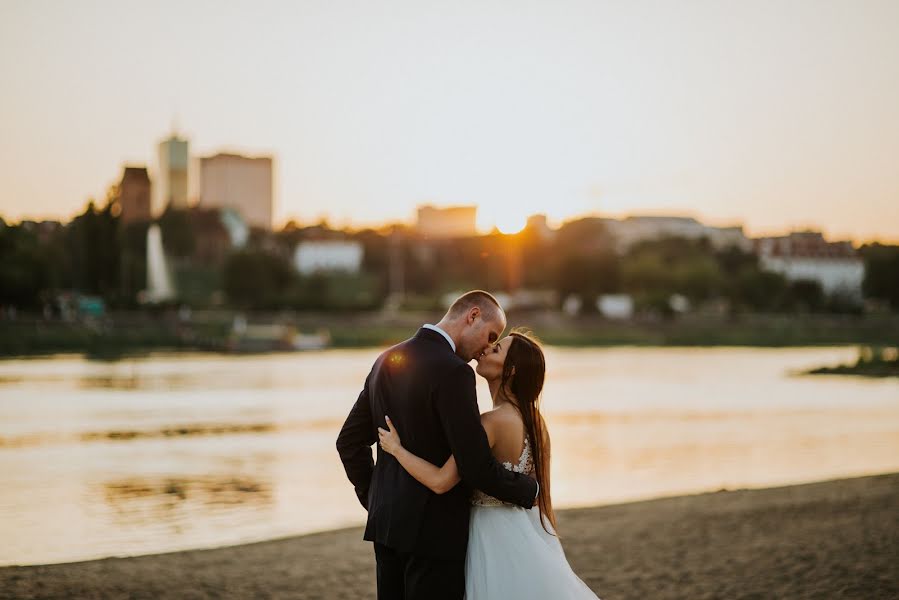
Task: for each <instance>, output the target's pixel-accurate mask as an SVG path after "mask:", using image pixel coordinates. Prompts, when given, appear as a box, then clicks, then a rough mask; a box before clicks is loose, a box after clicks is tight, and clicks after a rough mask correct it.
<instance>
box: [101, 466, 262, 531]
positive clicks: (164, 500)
mask: <svg viewBox="0 0 899 600" xmlns="http://www.w3.org/2000/svg"><path fill="white" fill-rule="evenodd" d="M272 488H273V481H272V480H271V478H265V479H261V478H258V477H251V476H248V475H236V474H235V475H206V474H194V475H189V476H179V477H158V478H149V477H127V478H123V479H117V480H113V481H108V482H106V483H104V484H103V485H102V493H103V499H104V501H105V502H106V503H107V504H108V505H109V507H110V508H112V509H113V511H114V514H115V515H117V516H118V517H119V523H120V524H125V525H132V524H134V522H135V521H136V520H138V521H139V520H140V519H142V518H151V519H154V520H155V519H163V520H167V519H169V518H170V516H169V515H167V514H166V513H171V512H176V511H180V512H184V513H191V512H193V511H194V510H197V509H200V508H202V509H203V510H210V509H211V510H215V508H216V507H231V506H235V505H243V506H249V505H252V506H253V507H254V508H261V507H270V506H271V505H272V504H273V502H274V493H273V490H272ZM190 505H196V506H194V507H191V506H190Z"/></svg>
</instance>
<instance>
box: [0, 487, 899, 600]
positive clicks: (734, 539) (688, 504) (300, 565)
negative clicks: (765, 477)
mask: <svg viewBox="0 0 899 600" xmlns="http://www.w3.org/2000/svg"><path fill="white" fill-rule="evenodd" d="M559 527H560V531H561V533H562V536H563V538H562V542H563V545H564V547H565V549H566V553H567V554H568V557H569V560H570V561H571V565H572V567H573V568H574V570H575V571H576V572H577V573H578V574H579V575H580V576H581V578H582V579H584V581H586V583H587V584H588V585H589V586H590V587H591V588H592V589H593V590H595V591H596V592H597V594H599V595H600V597H601V598H603V600H616V599H638V598H639V599H644V598H654V599H669V598H670V599H675V598H677V599H680V598H689V599H691V600H700V599H705V598H766V599H769V598H816V599H829V598H860V599H861V598H864V599H866V600H867V599H874V598H893V599H895V598H899V474H890V475H879V476H873V477H862V478H855V479H845V480H839V481H828V482H821V483H813V484H806V485H797V486H789V487H780V488H771V489H764V490H738V491H722V492H716V493H710V494H700V495H693V496H682V497H676V498H664V499H658V500H650V501H645V502H635V503H629V504H620V505H614V506H603V507H595V508H585V509H575V510H568V511H563V512H561V513H560V515H559ZM361 538H362V530H361V529H360V528H353V529H346V530H340V531H333V532H327V533H321V534H314V535H307V536H300V537H293V538H286V539H281V540H274V541H268V542H262V543H257V544H247V545H242V546H233V547H228V548H218V549H214V550H197V551H189V552H175V553H170V554H158V555H152V556H140V557H133V558H112V559H105V560H96V561H88V562H81V563H68V564H61V565H43V566H30V567H7V568H2V569H0V597H3V598H8V597H10V598H67V597H71V598H304V599H306V598H308V599H312V598H373V597H374V557H373V555H372V551H371V546H370V544H368V543H366V542H363V541H362V539H361Z"/></svg>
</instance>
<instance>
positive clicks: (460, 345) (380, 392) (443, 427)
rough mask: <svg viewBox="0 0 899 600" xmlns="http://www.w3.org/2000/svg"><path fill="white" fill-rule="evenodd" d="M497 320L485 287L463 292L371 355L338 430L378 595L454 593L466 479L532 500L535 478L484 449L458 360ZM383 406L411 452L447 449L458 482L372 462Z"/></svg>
mask: <svg viewBox="0 0 899 600" xmlns="http://www.w3.org/2000/svg"><path fill="white" fill-rule="evenodd" d="M505 328H506V315H505V313H504V312H503V309H502V308H501V307H500V305H499V303H498V302H497V301H496V299H495V298H494V297H493V296H491V295H490V294H488V293H487V292H483V291H480V290H475V291H471V292H468V293H466V294H464V295H463V296H461V297H460V298H458V299H457V300H456V301H455V302H454V303H453V305H452V306H451V307H450V309H449V311H447V313H446V315H445V316H444V317H443V319H441V321H440V322H439V323H438V324H437V325H425V326H423V327H422V328H421V329H419V330H418V333H416V334H415V336H414V337H412V338H411V339H408V340H406V341H405V342H402V343H400V344H398V345H396V346H394V347H393V348H390V349H389V350H387V351H386V352H384V353H383V354H381V355H380V356H379V357H378V359H377V360H376V361H375V364H374V366H373V367H372V370H371V372H370V373H369V374H368V377H367V378H366V379H365V385H364V386H363V388H362V392H361V393H360V394H359V398H358V400H356V404H355V405H354V406H353V408H352V410H351V411H350V414H349V416H348V417H347V419H346V422H345V423H344V424H343V427H342V428H341V430H340V435H339V436H338V437H337V451H338V452H339V453H340V460H341V461H343V466H344V469H345V470H346V474H347V477H348V478H349V480H350V481H351V482H352V483H353V485H354V486H355V488H356V495H357V496H358V497H359V501H360V502H361V503H362V506H364V507H365V508H366V509H367V510H368V524H367V526H366V528H365V536H364V539H366V540H368V541H371V542H374V548H375V559H376V561H377V575H378V598H379V599H380V600H389V599H394V598H396V599H400V600H402V599H407V600H408V599H413V598H415V599H417V598H427V599H431V598H453V599H457V600H461V599H462V597H463V595H464V593H465V552H466V548H467V546H468V518H469V512H470V508H471V507H470V503H469V498H470V496H471V492H472V489H473V488H476V489H479V490H482V491H484V492H486V493H487V494H489V495H491V496H494V497H495V498H499V499H500V500H504V501H507V502H512V503H514V504H518V505H519V506H523V507H525V508H530V507H531V506H533V504H534V500H535V498H536V496H537V482H536V481H534V480H533V479H531V478H530V477H527V476H525V475H521V474H520V473H512V472H511V471H507V470H506V469H504V468H503V467H502V466H501V465H500V464H499V463H498V462H497V461H496V459H495V458H494V457H493V455H492V454H491V452H490V446H489V444H488V442H487V434H486V433H484V429H483V428H482V427H481V420H480V414H479V411H478V403H477V396H476V394H475V375H474V372H473V371H472V369H471V367H469V366H468V362H469V361H471V360H473V359H478V358H480V357H481V356H482V355H483V354H484V353H485V351H486V350H487V349H488V348H489V347H490V346H491V345H492V344H494V343H495V342H496V341H497V340H498V339H499V336H500V334H501V333H502V332H503V330H504V329H505ZM385 415H389V416H390V419H391V421H393V424H394V426H395V427H396V429H397V430H398V431H399V432H401V433H402V436H403V445H404V446H405V447H406V448H407V449H408V450H409V451H410V452H412V453H413V454H416V455H418V456H420V457H422V458H424V459H425V460H428V461H430V462H431V463H433V464H435V465H438V466H443V463H445V462H446V460H447V459H448V458H449V457H450V455H451V454H452V455H453V456H455V458H456V464H457V466H458V468H459V473H460V475H461V477H462V482H461V483H460V484H459V485H457V486H456V487H455V488H453V489H452V490H450V491H449V492H447V493H445V494H442V495H437V494H434V493H433V492H431V491H430V490H429V489H427V488H426V487H425V486H423V485H421V484H420V483H418V482H417V481H415V479H413V478H412V476H410V475H409V474H408V473H406V471H405V470H404V469H403V467H402V466H400V464H399V463H398V462H397V461H396V459H395V458H394V457H392V456H390V455H389V454H387V453H385V452H383V451H381V449H380V448H378V454H377V457H378V461H377V463H374V462H373V461H372V455H371V446H372V444H374V443H375V442H377V441H378V427H379V426H380V427H384V428H386V427H387V425H386V422H385V420H384V416H385Z"/></svg>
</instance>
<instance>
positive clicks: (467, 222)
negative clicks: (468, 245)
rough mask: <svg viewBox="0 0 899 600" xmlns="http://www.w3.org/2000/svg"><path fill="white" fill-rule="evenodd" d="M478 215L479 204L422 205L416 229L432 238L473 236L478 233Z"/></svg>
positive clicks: (419, 209)
mask: <svg viewBox="0 0 899 600" xmlns="http://www.w3.org/2000/svg"><path fill="white" fill-rule="evenodd" d="M477 216H478V207H477V206H450V207H445V208H438V207H435V206H420V207H418V220H417V222H416V229H417V230H418V233H419V234H421V235H423V236H425V237H430V238H457V237H471V236H474V235H477V226H476V221H477Z"/></svg>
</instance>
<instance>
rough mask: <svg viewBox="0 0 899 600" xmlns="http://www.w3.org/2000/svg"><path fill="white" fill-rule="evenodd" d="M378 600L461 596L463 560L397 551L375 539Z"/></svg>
mask: <svg viewBox="0 0 899 600" xmlns="http://www.w3.org/2000/svg"><path fill="white" fill-rule="evenodd" d="M375 560H376V561H377V563H378V600H431V599H435V600H442V599H446V600H462V597H463V596H464V595H465V561H464V560H463V559H459V560H446V559H439V558H430V557H424V556H418V555H415V554H410V553H408V552H397V551H396V550H393V549H392V548H388V547H387V546H384V545H382V544H378V543H377V542H376V543H375Z"/></svg>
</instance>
